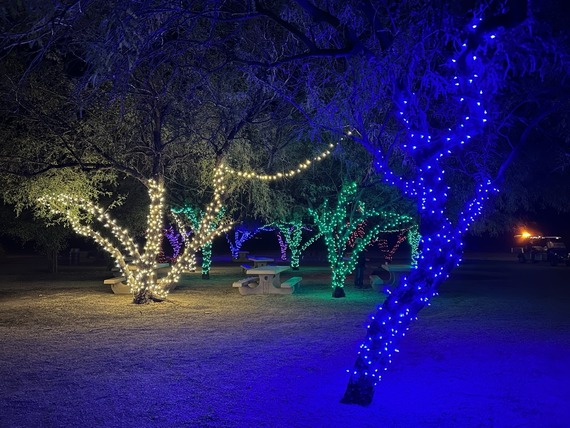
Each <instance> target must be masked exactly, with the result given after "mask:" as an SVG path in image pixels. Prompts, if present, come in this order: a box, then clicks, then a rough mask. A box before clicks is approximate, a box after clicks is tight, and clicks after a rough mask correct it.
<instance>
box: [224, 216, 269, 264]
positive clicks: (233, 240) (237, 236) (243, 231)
mask: <svg viewBox="0 0 570 428" xmlns="http://www.w3.org/2000/svg"><path fill="white" fill-rule="evenodd" d="M259 232H261V230H260V229H259V227H258V226H255V225H250V224H245V223H242V224H240V225H239V226H237V227H236V228H235V229H234V231H233V236H232V234H231V232H227V233H226V241H227V242H228V245H229V246H230V251H231V253H232V258H233V259H234V260H237V258H238V257H239V251H240V250H241V247H242V246H243V244H244V243H245V242H246V241H248V240H250V239H251V238H253V237H254V236H255V235H257V234H258V233H259Z"/></svg>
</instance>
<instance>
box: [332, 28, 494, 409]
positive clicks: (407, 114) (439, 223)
mask: <svg viewBox="0 0 570 428" xmlns="http://www.w3.org/2000/svg"><path fill="white" fill-rule="evenodd" d="M479 22H480V19H479V18H477V19H475V20H474V21H473V22H472V24H471V28H472V29H476V28H477V25H478V23H479ZM493 39H495V35H494V34H491V35H490V37H488V38H487V41H488V43H489V44H491V43H492V41H493ZM470 48H472V47H469V48H468V46H467V44H464V45H463V48H462V50H461V51H460V52H459V54H458V56H457V59H455V60H453V61H451V62H450V65H449V67H450V69H452V70H454V72H453V74H452V75H451V77H450V81H449V88H450V92H451V93H455V97H456V98H455V100H454V101H455V103H457V104H456V106H457V107H456V109H457V111H458V112H459V114H460V115H461V117H460V119H459V121H458V123H457V124H456V125H455V126H450V127H448V128H447V129H445V130H443V131H441V130H438V129H430V125H429V122H428V121H427V120H426V119H425V116H422V114H424V113H423V112H422V114H419V113H418V111H419V110H418V105H419V101H418V100H416V99H415V97H416V94H415V93H413V92H410V93H403V92H400V93H399V94H398V95H397V96H396V99H395V100H394V101H395V103H396V105H398V107H399V112H398V114H397V117H398V118H399V120H400V121H401V123H402V126H403V128H404V131H403V132H405V135H406V137H405V141H403V142H402V144H401V149H402V150H403V152H405V153H406V156H408V158H409V159H413V165H415V168H416V170H415V174H414V175H413V177H412V178H409V177H406V176H405V174H403V173H398V172H396V169H395V168H394V167H393V165H391V164H390V163H389V158H388V156H387V155H386V152H384V151H383V150H374V151H373V154H374V156H375V161H376V162H375V165H376V169H377V171H378V172H379V173H380V174H382V175H383V177H384V180H385V181H386V183H389V184H390V185H393V186H396V187H398V188H399V189H400V190H401V191H402V192H403V193H404V194H405V195H407V196H408V197H410V198H414V199H415V200H416V201H417V205H418V213H419V216H420V223H419V228H418V229H417V230H415V231H413V232H412V234H411V235H410V236H411V239H410V243H411V245H412V251H413V255H412V258H413V259H414V258H415V254H419V255H418V256H417V264H416V265H415V266H413V268H412V270H411V272H410V274H409V275H406V276H404V277H403V278H402V279H401V281H400V283H399V284H398V285H397V286H396V288H395V289H394V290H393V292H392V293H391V294H390V295H389V296H388V297H387V298H386V300H385V301H384V303H383V304H382V305H381V306H379V307H378V308H377V311H376V312H375V313H374V314H373V315H372V316H371V319H370V322H369V324H368V327H367V334H366V339H365V340H364V342H363V343H362V344H361V346H360V351H359V353H358V357H357V359H356V363H355V365H354V368H353V369H352V370H349V373H350V378H349V382H348V386H347V389H346V391H345V394H344V397H343V399H342V401H343V402H344V403H355V404H361V405H368V404H369V403H370V402H371V401H372V397H373V395H374V389H375V386H376V385H377V383H378V382H379V381H380V380H381V377H382V374H383V372H384V371H386V370H387V369H388V366H389V364H390V363H391V361H392V358H393V356H394V354H395V353H396V352H398V348H397V346H398V342H399V341H400V339H401V338H402V337H403V336H404V334H405V332H406V331H407V330H408V328H409V326H410V324H411V322H412V321H413V320H415V319H416V317H417V314H418V312H419V311H420V310H421V309H422V308H424V307H425V306H427V305H429V303H430V300H431V298H432V297H433V296H435V295H436V294H437V291H438V287H439V285H440V284H441V283H442V282H443V281H444V280H445V279H446V278H447V277H448V276H449V272H451V270H452V269H453V268H454V267H455V266H456V265H458V264H459V263H460V261H461V256H462V252H463V249H462V246H463V234H464V233H465V232H466V231H467V230H468V228H469V226H470V225H471V224H472V223H473V222H474V221H475V219H476V218H477V217H479V216H480V214H481V212H482V208H483V206H484V202H485V201H486V200H487V199H488V198H489V197H490V196H491V194H493V193H496V192H497V189H496V188H495V186H494V185H493V182H492V181H491V180H490V179H488V178H486V177H485V174H483V173H482V171H480V172H479V173H478V174H476V175H474V176H473V178H475V179H476V180H475V182H476V183H477V184H476V192H475V195H474V196H473V197H472V199H471V200H468V201H467V203H466V204H465V205H464V206H465V208H464V209H463V210H462V211H460V212H459V213H458V215H452V214H451V213H450V205H449V202H448V201H449V190H450V188H449V187H448V182H446V180H445V175H444V174H445V170H444V161H445V160H446V159H448V158H449V157H450V156H451V155H452V154H454V153H459V152H461V151H462V150H463V148H464V147H465V146H466V145H468V143H470V142H472V141H473V140H474V139H475V137H476V136H478V135H480V134H481V133H482V130H483V128H484V126H485V124H486V122H487V120H488V112H487V110H486V108H485V106H484V104H483V102H484V101H485V94H484V91H483V88H482V87H481V86H480V85H479V81H480V80H481V79H480V78H481V74H482V73H483V72H484V66H483V64H482V59H481V58H480V57H478V56H477V55H476V54H474V53H470V52H469V49H470ZM432 132H433V133H434V134H435V135H433V136H432ZM452 218H454V221H452V220H451V219H452ZM410 230H413V229H410ZM415 240H419V241H418V245H417V246H416V242H415Z"/></svg>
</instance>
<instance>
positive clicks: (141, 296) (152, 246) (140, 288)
mask: <svg viewBox="0 0 570 428" xmlns="http://www.w3.org/2000/svg"><path fill="white" fill-rule="evenodd" d="M164 193H165V189H164V186H163V184H162V183H160V182H159V181H156V180H149V182H148V194H149V198H150V202H149V214H148V216H147V227H146V242H145V244H144V248H143V249H142V250H141V249H139V247H138V246H137V244H136V243H135V241H134V239H133V238H132V237H131V236H130V234H129V231H128V230H127V229H125V228H122V227H120V226H119V225H118V224H117V222H116V220H114V219H113V218H111V216H110V215H109V213H107V212H106V210H105V209H103V208H101V207H99V206H97V205H95V204H94V203H93V202H91V201H89V200H86V199H84V198H82V197H78V196H71V195H65V194H61V195H49V196H44V197H42V198H40V199H39V201H38V202H39V203H40V204H42V205H44V206H46V207H47V208H48V209H49V211H50V212H51V213H52V215H54V216H60V217H63V218H64V220H65V221H67V223H68V224H69V225H70V226H71V227H72V228H73V230H74V231H75V232H76V233H78V234H80V235H83V236H86V237H89V238H92V239H93V240H94V241H95V242H96V243H97V244H99V245H100V246H101V247H102V248H103V249H104V250H106V251H107V252H108V253H109V254H110V255H111V256H112V257H113V259H114V260H115V262H116V263H117V266H118V267H119V269H120V270H121V274H122V275H123V276H124V277H125V280H126V282H127V285H129V287H130V289H131V291H132V293H133V303H147V302H150V301H160V300H164V299H165V298H166V296H167V295H168V292H169V290H170V288H171V287H172V285H173V284H174V283H176V282H177V281H178V280H179V278H180V275H181V274H182V272H184V271H185V270H187V269H188V267H189V266H193V265H195V258H194V257H195V253H194V252H193V251H188V249H189V248H188V247H187V248H185V251H184V252H182V253H181V254H179V256H178V258H177V261H176V263H174V264H173V265H172V266H171V269H170V271H169V272H168V273H167V274H166V276H164V277H163V278H158V277H157V274H156V269H155V266H156V261H157V257H158V256H159V254H160V253H161V251H162V238H163V218H164V212H165V206H164ZM217 202H218V200H217V199H216V198H214V201H212V202H211V203H210V205H209V208H210V210H209V212H210V215H209V216H208V215H207V216H205V219H204V221H203V224H202V225H201V227H200V228H199V229H198V231H199V232H203V233H202V235H201V236H200V238H199V239H195V240H193V241H196V242H195V245H196V246H202V245H203V244H204V242H206V241H207V240H211V239H212V238H213V236H215V235H216V234H219V233H223V231H224V230H225V228H226V227H227V226H226V225H225V224H223V225H221V226H220V227H218V228H217V229H215V230H212V228H211V227H210V224H211V219H212V214H211V213H212V212H215V211H216V208H213V207H218V206H219V205H218V203H217ZM214 215H215V214H214ZM206 218H207V220H206ZM205 225H206V226H205ZM107 235H109V236H107ZM189 247H190V248H194V247H193V246H189ZM127 257H129V258H131V259H132V262H130V263H129V264H127V262H126V258H127Z"/></svg>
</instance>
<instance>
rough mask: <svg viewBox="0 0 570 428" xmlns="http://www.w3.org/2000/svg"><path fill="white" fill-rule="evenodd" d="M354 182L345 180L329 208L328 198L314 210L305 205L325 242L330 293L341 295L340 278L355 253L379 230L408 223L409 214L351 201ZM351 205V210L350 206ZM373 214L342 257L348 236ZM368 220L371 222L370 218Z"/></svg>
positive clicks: (353, 262) (354, 259)
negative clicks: (377, 208) (369, 208)
mask: <svg viewBox="0 0 570 428" xmlns="http://www.w3.org/2000/svg"><path fill="white" fill-rule="evenodd" d="M356 190H357V186H356V183H355V182H352V183H347V184H345V185H344V186H343V188H342V189H341V192H340V194H339V197H338V201H337V203H336V206H335V207H334V208H329V204H328V201H325V203H324V204H323V205H322V206H321V207H320V208H319V209H317V210H313V209H309V213H310V214H311V215H312V216H313V218H314V220H315V224H316V225H317V228H318V229H319V233H320V234H322V235H323V237H324V239H325V244H326V246H327V260H328V262H329V264H330V267H331V274H332V284H331V286H332V288H333V294H332V295H333V297H344V296H345V292H344V281H345V279H346V277H347V276H348V275H349V274H350V273H351V272H352V271H353V270H354V269H355V267H356V263H357V261H358V255H359V254H360V253H361V252H362V251H364V249H365V248H366V246H367V245H368V244H369V243H370V242H372V241H373V240H374V239H375V238H376V237H377V236H378V234H379V233H382V232H393V231H396V230H400V229H403V228H405V227H406V226H408V227H409V225H410V223H411V222H412V218H411V217H409V216H406V215H398V214H394V213H384V212H378V211H375V210H367V209H366V207H365V206H364V204H363V203H360V202H355V201H353V200H352V199H353V197H354V195H355V194H356ZM350 206H352V210H350V209H349V208H350ZM372 217H375V220H376V224H375V225H374V226H371V227H370V228H369V229H368V230H366V232H365V233H364V234H363V236H362V237H360V238H359V239H357V240H355V242H354V247H353V248H352V254H351V256H350V257H346V256H345V253H346V251H347V249H348V248H349V242H350V237H351V236H352V235H353V234H354V231H355V230H356V229H357V228H358V227H360V225H361V224H362V223H364V222H365V221H366V220H368V219H371V218H372ZM370 223H372V222H370Z"/></svg>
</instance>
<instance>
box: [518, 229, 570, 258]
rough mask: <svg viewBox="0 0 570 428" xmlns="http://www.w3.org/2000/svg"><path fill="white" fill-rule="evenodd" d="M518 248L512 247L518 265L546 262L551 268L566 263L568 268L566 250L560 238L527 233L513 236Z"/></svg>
mask: <svg viewBox="0 0 570 428" xmlns="http://www.w3.org/2000/svg"><path fill="white" fill-rule="evenodd" d="M515 238H516V239H517V243H518V244H519V246H517V247H513V252H515V253H517V258H518V260H519V262H520V263H526V262H527V261H529V262H532V263H537V262H541V261H547V262H549V263H550V264H551V265H552V266H556V265H557V264H559V263H566V265H567V266H570V258H569V254H568V249H567V248H566V245H565V244H564V242H563V241H562V237H560V236H540V235H538V236H536V235H530V234H529V233H523V234H521V235H515Z"/></svg>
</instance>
